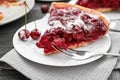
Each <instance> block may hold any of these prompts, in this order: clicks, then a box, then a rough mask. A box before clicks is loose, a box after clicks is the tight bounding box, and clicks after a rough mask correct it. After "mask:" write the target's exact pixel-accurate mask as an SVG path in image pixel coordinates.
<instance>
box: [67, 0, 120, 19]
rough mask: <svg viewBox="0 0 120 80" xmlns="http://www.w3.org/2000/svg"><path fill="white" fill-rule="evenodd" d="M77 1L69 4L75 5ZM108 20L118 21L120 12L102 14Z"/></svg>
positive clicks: (73, 0)
mask: <svg viewBox="0 0 120 80" xmlns="http://www.w3.org/2000/svg"><path fill="white" fill-rule="evenodd" d="M77 1H78V0H71V1H70V2H69V3H70V4H75V3H76V2H77ZM103 14H104V15H105V16H106V17H107V18H108V19H109V20H115V19H120V12H114V11H112V12H108V13H103Z"/></svg>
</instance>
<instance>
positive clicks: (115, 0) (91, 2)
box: [76, 0, 120, 12]
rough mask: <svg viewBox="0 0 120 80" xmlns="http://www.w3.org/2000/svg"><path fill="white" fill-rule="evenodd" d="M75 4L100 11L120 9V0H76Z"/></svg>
mask: <svg viewBox="0 0 120 80" xmlns="http://www.w3.org/2000/svg"><path fill="white" fill-rule="evenodd" d="M76 4H78V5H81V6H84V7H88V8H92V9H96V10H98V11H101V12H109V11H112V10H117V11H120V0H78V1H77V2H76Z"/></svg>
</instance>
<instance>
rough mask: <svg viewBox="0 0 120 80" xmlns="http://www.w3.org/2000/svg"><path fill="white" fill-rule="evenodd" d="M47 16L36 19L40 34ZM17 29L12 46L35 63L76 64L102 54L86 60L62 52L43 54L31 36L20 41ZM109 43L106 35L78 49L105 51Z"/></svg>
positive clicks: (30, 27) (45, 27)
mask: <svg viewBox="0 0 120 80" xmlns="http://www.w3.org/2000/svg"><path fill="white" fill-rule="evenodd" d="M48 16H49V14H47V15H46V16H45V17H44V18H43V19H41V20H37V21H36V22H37V26H38V29H39V30H40V31H41V32H42V34H43V32H44V31H45V30H46V29H47V27H48V25H47V19H48ZM23 28H24V26H23V27H21V28H20V29H19V30H21V29H23ZM27 29H28V30H30V31H31V30H32V29H34V23H33V22H31V23H29V24H27ZM19 30H18V31H19ZM18 31H17V32H16V33H15V35H14V37H13V45H14V48H15V49H16V51H17V52H18V53H19V54H20V55H22V56H23V57H25V58H27V59H28V60H31V61H33V62H36V63H40V64H44V65H49V66H77V65H82V64H86V63H90V62H92V61H95V60H97V59H99V58H100V57H102V56H97V57H93V58H90V59H87V60H82V61H76V60H72V59H70V58H68V57H67V56H66V55H64V54H62V53H58V54H54V55H49V56H45V55H44V52H43V49H42V48H38V47H36V45H35V43H36V42H37V41H35V40H32V39H31V38H29V39H28V41H21V40H20V39H19V37H18ZM110 45H111V40H110V37H109V35H106V36H104V37H103V38H101V39H99V40H97V41H96V42H94V43H92V44H89V45H88V46H85V47H81V48H79V50H91V51H98V52H107V51H108V50H109V48H110Z"/></svg>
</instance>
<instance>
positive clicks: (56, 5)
mask: <svg viewBox="0 0 120 80" xmlns="http://www.w3.org/2000/svg"><path fill="white" fill-rule="evenodd" d="M52 7H56V8H65V7H75V8H78V9H80V10H81V11H84V12H87V13H90V14H95V15H98V16H99V17H98V18H100V19H101V20H102V21H103V22H104V24H105V25H106V26H107V31H108V30H109V24H110V23H109V21H108V20H107V19H106V18H105V16H104V15H103V14H102V13H101V12H98V11H96V10H93V9H89V8H85V7H82V6H78V5H75V4H68V3H64V2H59V3H58V2H53V3H52V5H51V8H52ZM107 31H106V32H107ZM100 37H102V36H100ZM100 37H99V38H100ZM94 41H95V40H93V41H90V42H82V43H79V44H72V45H70V46H69V48H72V49H75V48H77V47H80V46H85V45H88V44H90V43H92V42H94ZM57 52H58V51H51V52H49V53H46V54H45V55H49V54H55V53H57Z"/></svg>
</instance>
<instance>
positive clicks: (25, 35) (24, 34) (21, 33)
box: [18, 29, 30, 40]
mask: <svg viewBox="0 0 120 80" xmlns="http://www.w3.org/2000/svg"><path fill="white" fill-rule="evenodd" d="M18 36H19V39H21V40H27V39H28V38H29V37H30V32H29V31H28V30H27V29H22V30H20V31H19V32H18Z"/></svg>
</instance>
